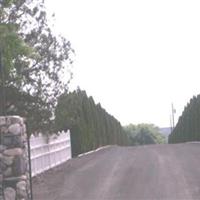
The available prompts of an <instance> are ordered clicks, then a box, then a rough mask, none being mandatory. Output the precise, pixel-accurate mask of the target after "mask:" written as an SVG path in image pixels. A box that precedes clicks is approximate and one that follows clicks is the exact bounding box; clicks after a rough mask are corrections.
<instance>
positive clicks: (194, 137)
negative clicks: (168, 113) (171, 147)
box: [169, 95, 200, 143]
mask: <svg viewBox="0 0 200 200" xmlns="http://www.w3.org/2000/svg"><path fill="white" fill-rule="evenodd" d="M199 140H200V95H198V96H194V97H193V98H192V99H191V100H190V102H189V103H188V104H187V106H186V107H185V109H184V111H183V113H182V116H181V117H180V118H179V120H178V123H177V125H176V127H175V128H174V130H173V131H172V133H171V135H169V143H178V142H187V141H199Z"/></svg>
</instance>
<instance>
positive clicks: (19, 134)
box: [0, 116, 30, 200]
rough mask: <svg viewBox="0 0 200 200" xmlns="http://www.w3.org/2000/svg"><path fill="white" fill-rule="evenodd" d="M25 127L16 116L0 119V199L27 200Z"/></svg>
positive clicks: (27, 173)
mask: <svg viewBox="0 0 200 200" xmlns="http://www.w3.org/2000/svg"><path fill="white" fill-rule="evenodd" d="M28 169H29V168H28V148H27V135H26V125H25V123H24V120H23V118H21V117H18V116H6V117H0V199H3V200H29V199H30V186H29V172H28Z"/></svg>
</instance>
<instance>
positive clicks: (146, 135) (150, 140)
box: [124, 124, 165, 145]
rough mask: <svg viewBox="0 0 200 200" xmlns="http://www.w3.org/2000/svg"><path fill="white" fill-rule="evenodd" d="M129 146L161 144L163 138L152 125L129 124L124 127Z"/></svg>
mask: <svg viewBox="0 0 200 200" xmlns="http://www.w3.org/2000/svg"><path fill="white" fill-rule="evenodd" d="M124 129H125V131H126V132H127V134H128V136H129V139H130V143H131V145H143V144H162V143H165V137H164V136H163V135H161V134H160V133H159V129H158V127H156V126H154V125H153V124H138V125H133V124H130V125H128V126H125V127H124Z"/></svg>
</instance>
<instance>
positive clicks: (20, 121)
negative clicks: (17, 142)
mask: <svg viewBox="0 0 200 200" xmlns="http://www.w3.org/2000/svg"><path fill="white" fill-rule="evenodd" d="M9 120H10V122H11V124H16V123H17V124H23V123H24V119H23V118H21V117H19V116H9Z"/></svg>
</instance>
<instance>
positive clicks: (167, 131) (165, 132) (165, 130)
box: [159, 127, 171, 141]
mask: <svg viewBox="0 0 200 200" xmlns="http://www.w3.org/2000/svg"><path fill="white" fill-rule="evenodd" d="M159 132H160V133H161V134H162V135H164V136H165V137H166V139H167V141H168V136H169V134H170V133H171V127H165V128H159Z"/></svg>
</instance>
